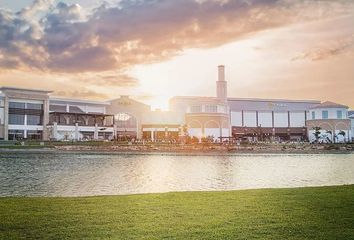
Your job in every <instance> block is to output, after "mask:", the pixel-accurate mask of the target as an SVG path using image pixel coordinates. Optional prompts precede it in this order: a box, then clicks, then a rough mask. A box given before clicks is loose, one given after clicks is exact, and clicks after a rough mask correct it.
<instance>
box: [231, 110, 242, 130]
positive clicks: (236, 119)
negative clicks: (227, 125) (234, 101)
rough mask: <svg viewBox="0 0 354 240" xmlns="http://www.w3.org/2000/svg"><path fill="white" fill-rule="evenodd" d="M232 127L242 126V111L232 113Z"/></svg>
mask: <svg viewBox="0 0 354 240" xmlns="http://www.w3.org/2000/svg"><path fill="white" fill-rule="evenodd" d="M231 126H237V127H241V126H242V112H241V111H235V112H231Z"/></svg>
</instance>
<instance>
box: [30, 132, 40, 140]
mask: <svg viewBox="0 0 354 240" xmlns="http://www.w3.org/2000/svg"><path fill="white" fill-rule="evenodd" d="M27 139H29V140H40V139H42V131H32V130H28V131H27Z"/></svg>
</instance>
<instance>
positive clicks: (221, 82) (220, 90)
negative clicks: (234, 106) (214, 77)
mask: <svg viewBox="0 0 354 240" xmlns="http://www.w3.org/2000/svg"><path fill="white" fill-rule="evenodd" d="M218 76H219V78H218V81H217V82H216V97H217V98H218V99H220V100H222V101H225V102H226V101H227V82H226V81H225V66H224V65H220V66H218Z"/></svg>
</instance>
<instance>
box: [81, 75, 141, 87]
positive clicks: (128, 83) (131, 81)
mask: <svg viewBox="0 0 354 240" xmlns="http://www.w3.org/2000/svg"><path fill="white" fill-rule="evenodd" d="M80 81H82V82H85V83H86V84H92V85H97V86H102V85H104V86H110V87H136V86H138V85H139V81H138V79H136V78H134V77H131V76H129V75H126V74H124V73H115V72H113V73H111V72H108V73H104V74H97V75H94V76H93V77H86V76H82V77H81V78H80Z"/></svg>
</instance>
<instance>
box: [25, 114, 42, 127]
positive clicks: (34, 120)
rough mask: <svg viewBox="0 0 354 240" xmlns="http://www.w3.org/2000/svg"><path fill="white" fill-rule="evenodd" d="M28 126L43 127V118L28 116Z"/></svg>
mask: <svg viewBox="0 0 354 240" xmlns="http://www.w3.org/2000/svg"><path fill="white" fill-rule="evenodd" d="M27 125H35V126H37V125H42V118H41V116H36V115H27Z"/></svg>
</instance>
